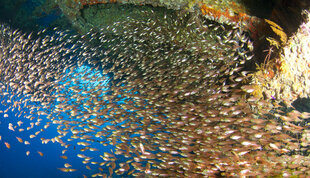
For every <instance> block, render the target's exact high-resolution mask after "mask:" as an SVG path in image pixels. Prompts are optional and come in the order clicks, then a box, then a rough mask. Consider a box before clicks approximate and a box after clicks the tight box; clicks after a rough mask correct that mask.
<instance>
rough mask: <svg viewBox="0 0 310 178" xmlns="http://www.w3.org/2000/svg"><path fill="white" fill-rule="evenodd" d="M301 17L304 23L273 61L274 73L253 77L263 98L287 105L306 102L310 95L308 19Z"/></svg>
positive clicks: (309, 30) (309, 34) (309, 28)
mask: <svg viewBox="0 0 310 178" xmlns="http://www.w3.org/2000/svg"><path fill="white" fill-rule="evenodd" d="M304 13H305V14H306V16H307V19H306V20H305V22H304V23H303V24H301V25H300V27H299V29H298V31H297V32H296V33H295V34H294V35H293V36H292V37H290V38H289V40H288V41H287V42H286V43H285V45H284V47H283V48H282V49H281V51H280V56H279V58H278V59H275V61H276V63H277V64H276V65H277V68H278V71H277V72H276V73H275V74H273V75H265V74H261V72H258V73H256V75H255V77H254V80H255V83H256V84H258V85H259V87H260V88H261V90H262V92H263V93H265V95H266V96H267V97H269V98H271V97H273V98H275V99H278V100H282V101H285V102H287V103H289V104H291V103H292V102H293V101H294V100H296V99H297V98H307V97H309V95H310V90H309V88H310V83H309V81H310V76H309V69H310V63H309V47H310V46H309V40H310V23H309V19H310V15H309V13H308V12H306V11H305V12H304ZM271 72H272V71H271ZM264 76H266V77H264Z"/></svg>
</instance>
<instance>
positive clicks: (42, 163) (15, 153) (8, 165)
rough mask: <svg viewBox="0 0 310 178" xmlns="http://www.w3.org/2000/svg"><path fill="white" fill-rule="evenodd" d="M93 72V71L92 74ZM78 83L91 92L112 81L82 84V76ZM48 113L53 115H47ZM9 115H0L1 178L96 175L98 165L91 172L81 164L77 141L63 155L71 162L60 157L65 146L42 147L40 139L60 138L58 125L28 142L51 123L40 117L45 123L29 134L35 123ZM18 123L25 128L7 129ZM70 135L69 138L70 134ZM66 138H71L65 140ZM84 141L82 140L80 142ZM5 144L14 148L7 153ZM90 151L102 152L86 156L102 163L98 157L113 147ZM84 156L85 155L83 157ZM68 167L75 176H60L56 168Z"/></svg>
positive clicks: (78, 78) (48, 144) (81, 68)
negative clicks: (32, 135)
mask: <svg viewBox="0 0 310 178" xmlns="http://www.w3.org/2000/svg"><path fill="white" fill-rule="evenodd" d="M84 70H88V71H90V70H92V69H91V68H90V67H86V66H82V67H80V68H77V69H76V70H75V73H73V74H72V75H69V77H73V76H74V74H76V73H79V72H83V71H84ZM90 72H92V71H90ZM89 76H99V77H101V78H102V77H103V76H101V75H100V72H98V71H95V70H94V71H93V72H92V73H90V75H89ZM75 79H77V81H79V85H80V87H86V88H88V89H91V88H93V87H95V86H97V85H102V86H105V85H107V84H108V82H109V78H108V77H107V78H106V79H107V80H106V81H102V82H100V83H99V82H96V81H83V80H82V79H81V75H76V78H75ZM66 80H70V78H68V77H67V78H66ZM69 97H70V96H69ZM7 108H8V106H4V105H1V107H0V110H2V111H4V110H6V109H7ZM47 112H52V111H51V110H50V111H47ZM6 114H8V115H9V117H4V113H1V114H0V118H1V119H0V122H1V124H0V135H1V137H2V140H1V141H0V158H1V159H0V177H1V178H5V177H7V178H11V177H12V178H13V177H25V178H28V177H29V178H36V177H38V178H39V177H42V178H49V177H82V175H83V174H84V175H87V176H88V177H91V174H93V173H97V172H99V171H98V166H97V165H89V166H90V167H91V168H92V170H88V169H86V167H85V165H84V164H83V163H82V159H81V158H78V157H77V154H78V153H81V152H80V151H79V150H80V149H81V148H83V147H82V146H79V145H76V143H77V141H71V142H67V143H68V144H71V145H72V146H69V148H67V150H68V151H67V152H66V153H65V154H64V155H66V156H67V157H68V159H66V160H65V159H62V158H60V156H61V155H62V153H61V152H62V150H64V149H66V148H64V147H62V146H60V144H59V143H57V142H55V143H52V142H49V143H47V144H42V143H41V140H40V138H53V137H55V136H57V135H58V133H57V125H53V124H51V126H50V127H49V128H47V129H45V131H43V132H41V133H40V134H39V135H38V136H37V137H35V138H32V139H31V138H29V135H31V134H34V133H35V132H36V131H38V130H40V129H43V126H44V125H45V123H46V121H49V120H48V119H47V118H46V116H39V118H41V119H42V121H41V124H40V125H39V126H34V128H33V129H30V130H26V128H27V127H29V126H30V125H29V124H30V122H36V121H35V120H34V121H30V120H29V119H27V118H25V117H23V115H22V116H21V117H19V118H18V117H16V116H15V115H18V114H19V112H17V109H15V111H13V112H12V111H11V110H9V111H8V112H6ZM18 121H22V122H23V124H22V125H21V127H17V128H15V129H14V130H15V131H12V130H9V129H8V126H9V123H12V124H13V126H16V125H17V122H18ZM18 128H24V129H25V131H23V132H19V131H18ZM68 135H70V134H68ZM16 137H20V138H22V139H23V141H25V140H27V141H29V142H30V145H25V144H24V143H20V142H18V140H17V139H16ZM64 138H69V137H68V136H67V137H64ZM64 138H62V139H63V141H66V139H64ZM78 141H81V140H78ZM4 142H7V143H9V144H10V146H11V148H10V149H8V148H7V147H6V146H5V144H4ZM91 147H94V148H97V149H100V152H87V153H86V155H87V156H90V157H92V156H93V157H94V159H92V160H91V161H98V162H99V161H101V162H102V161H103V160H102V159H101V158H100V157H99V154H103V152H104V151H107V152H110V151H109V150H110V149H111V148H112V147H103V146H102V145H100V144H99V143H94V144H92V145H91ZM26 151H30V154H29V156H27V155H26ZM38 151H40V152H42V153H43V156H40V155H39V153H38ZM84 154H85V153H84ZM65 163H69V164H71V165H72V168H73V169H77V171H76V172H72V173H65V172H61V171H60V170H58V169H57V168H63V167H64V164H65ZM104 172H108V171H107V170H104Z"/></svg>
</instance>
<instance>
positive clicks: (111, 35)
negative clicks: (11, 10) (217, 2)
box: [0, 11, 310, 177]
mask: <svg viewBox="0 0 310 178" xmlns="http://www.w3.org/2000/svg"><path fill="white" fill-rule="evenodd" d="M147 13H150V12H146V15H147ZM252 48H253V46H252V43H251V41H250V40H249V38H248V36H247V34H246V33H245V32H243V31H242V29H241V28H239V27H238V26H233V25H223V24H218V23H216V22H214V21H210V20H207V19H205V18H204V17H202V16H199V15H194V14H191V13H184V12H182V11H180V12H179V11H176V12H175V13H173V14H171V13H170V14H164V20H162V19H161V20H158V19H149V20H147V21H138V20H135V19H131V18H128V19H127V20H126V21H124V22H116V23H114V24H112V25H110V26H108V27H107V28H105V29H100V30H98V29H94V30H92V31H90V32H89V33H87V34H85V35H80V34H75V33H74V32H72V31H62V30H59V29H57V28H54V29H49V30H43V31H40V32H39V33H38V34H35V33H33V34H28V33H23V32H21V31H19V30H14V29H11V28H10V27H9V26H8V25H6V24H1V25H0V88H1V90H0V96H1V101H2V104H3V105H6V106H7V110H5V111H1V112H2V114H3V117H4V118H6V119H9V118H10V116H9V115H8V114H7V111H8V110H12V111H13V110H14V111H15V112H17V113H18V114H17V115H16V116H17V117H20V120H19V121H18V122H16V123H15V122H14V123H10V124H9V125H8V129H9V131H10V132H24V131H25V130H31V129H35V128H37V131H36V132H34V133H33V134H30V135H29V139H28V140H23V139H21V138H20V137H16V139H17V141H18V142H20V143H24V144H30V143H31V139H35V138H38V137H40V133H41V132H44V131H45V130H46V129H48V128H49V127H50V126H51V125H53V126H56V127H57V131H58V133H59V135H55V136H53V137H51V138H40V139H41V141H42V144H46V143H48V142H58V143H60V144H61V145H62V146H63V147H64V149H63V151H62V155H60V157H61V158H62V159H64V160H66V159H67V156H66V152H67V151H69V150H70V149H72V147H73V146H72V143H73V144H74V145H75V146H77V147H79V148H80V153H79V154H77V157H79V158H80V159H81V162H83V163H84V164H85V166H86V168H87V169H89V170H91V169H92V165H97V166H99V169H98V171H97V173H95V174H93V175H92V177H114V176H116V175H124V176H150V177H203V176H257V175H262V176H264V175H268V176H270V175H290V174H298V173H303V174H308V173H310V172H309V171H310V169H309V168H310V167H309V166H310V164H309V163H310V161H309V160H308V158H307V154H305V152H306V151H305V150H306V148H307V144H300V143H301V141H300V139H301V138H303V137H301V135H302V133H303V131H304V129H305V127H304V125H305V124H306V118H307V117H308V116H309V115H308V114H306V113H299V112H298V111H295V110H294V111H292V112H290V113H288V114H287V113H285V112H283V111H282V112H281V108H282V107H281V106H280V105H277V104H276V103H273V102H272V101H271V99H268V98H267V99H266V98H265V99H264V98H257V97H255V95H252V92H254V91H255V87H254V86H252V85H251V84H248V81H249V80H248V79H249V77H251V75H250V74H251V72H249V71H246V70H244V66H245V64H246V62H247V61H248V60H251V58H252V57H253V54H252V53H251V50H252ZM278 108H280V109H278ZM26 119H28V120H30V121H31V123H30V125H25V124H24V122H25V121H24V120H26ZM42 123H44V124H42ZM0 140H1V141H0V143H1V142H2V143H1V144H5V146H6V147H7V148H10V147H11V145H10V143H8V142H7V141H6V139H5V138H3V137H1V136H0ZM98 144H99V145H100V147H99V146H98ZM94 145H97V146H94ZM106 148H112V149H106ZM102 150H108V151H102ZM90 152H97V153H98V154H97V155H98V156H97V158H93V157H90V156H89V155H88V153H90ZM25 154H26V155H29V154H30V152H29V151H27V152H26V153H25ZM38 154H39V155H40V156H44V153H42V152H40V151H38ZM29 156H31V155H29ZM296 165H297V167H298V169H297V168H296ZM55 169H56V168H55ZM58 169H59V170H61V171H63V172H73V171H76V169H75V168H74V167H72V166H71V164H70V163H66V164H65V165H64V167H63V168H58ZM84 177H86V176H84Z"/></svg>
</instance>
